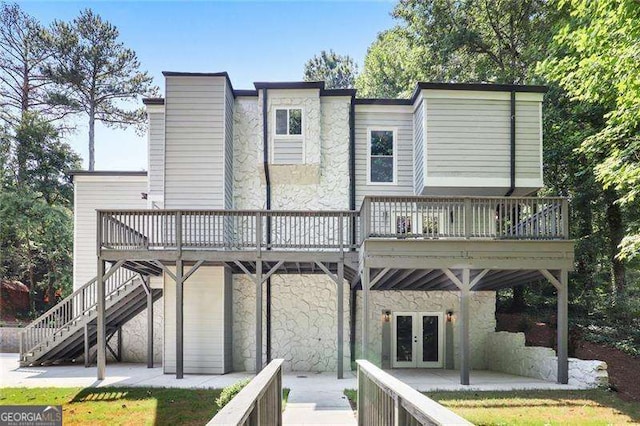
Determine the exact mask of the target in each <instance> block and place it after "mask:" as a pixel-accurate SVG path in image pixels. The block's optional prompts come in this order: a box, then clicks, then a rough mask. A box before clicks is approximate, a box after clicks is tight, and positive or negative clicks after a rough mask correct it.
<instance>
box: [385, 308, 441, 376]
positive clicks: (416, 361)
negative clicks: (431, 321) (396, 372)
mask: <svg viewBox="0 0 640 426" xmlns="http://www.w3.org/2000/svg"><path fill="white" fill-rule="evenodd" d="M399 316H407V317H411V318H412V320H411V323H412V327H411V328H412V330H411V331H412V334H413V336H412V339H413V340H412V345H411V351H412V357H411V358H412V360H411V361H396V351H397V349H398V347H397V346H398V338H397V332H396V330H397V325H396V324H397V318H398V317H399ZM424 316H435V317H438V361H429V362H423V361H422V351H423V347H422V345H420V344H419V343H418V342H419V341H420V336H422V318H423V317H424ZM444 342H445V339H444V312H393V313H392V321H391V367H392V368H442V367H443V366H444Z"/></svg>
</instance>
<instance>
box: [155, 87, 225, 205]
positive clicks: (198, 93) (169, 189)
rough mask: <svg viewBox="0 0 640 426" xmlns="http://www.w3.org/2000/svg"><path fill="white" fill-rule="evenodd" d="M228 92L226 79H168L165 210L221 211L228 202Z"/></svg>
mask: <svg viewBox="0 0 640 426" xmlns="http://www.w3.org/2000/svg"><path fill="white" fill-rule="evenodd" d="M226 93H227V89H226V80H225V78H224V77H167V78H166V99H165V115H166V116H165V120H166V121H165V126H166V136H165V137H166V139H165V144H166V158H165V207H166V208H192V209H222V208H225V206H226V205H228V201H227V195H228V194H227V191H226V189H225V182H224V180H225V179H224V178H225V151H226V149H227V147H226V143H227V140H226V138H225V131H226V128H227V127H228V123H227V122H225V114H226V111H228V109H229V106H228V103H227V100H226V95H225V94H226ZM231 108H232V106H231ZM229 172H231V171H229Z"/></svg>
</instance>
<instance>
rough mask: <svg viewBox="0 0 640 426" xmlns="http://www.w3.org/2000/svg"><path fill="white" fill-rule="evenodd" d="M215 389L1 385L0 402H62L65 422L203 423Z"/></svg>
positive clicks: (210, 410)
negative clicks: (23, 386)
mask: <svg viewBox="0 0 640 426" xmlns="http://www.w3.org/2000/svg"><path fill="white" fill-rule="evenodd" d="M219 394H220V390H217V389H169V388H85V389H83V388H32V389H30V388H1V389H0V405H13V404H15V405H40V404H42V405H62V410H63V415H62V419H63V422H64V424H65V425H86V424H91V425H178V424H180V425H203V424H206V423H207V422H208V421H209V420H210V419H211V418H212V417H213V416H214V414H215V413H216V412H217V411H218V407H217V405H216V403H215V400H216V398H217V397H218V395H219Z"/></svg>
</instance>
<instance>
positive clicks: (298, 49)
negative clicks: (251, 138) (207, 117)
mask: <svg viewBox="0 0 640 426" xmlns="http://www.w3.org/2000/svg"><path fill="white" fill-rule="evenodd" d="M393 5H394V3H393V2H391V1H376V2H365V1H357V2H342V1H326V2H311V1H306V2H292V1H277V2H276V1H269V2H267V1H265V2H249V1H236V2H220V1H216V2H205V1H174V2H170V1H162V2H151V1H139V2H133V1H128V2H109V1H96V2H67V1H64V2H56V1H47V2H34V1H33V2H32V1H26V2H20V6H21V7H22V8H23V9H24V10H25V12H27V13H28V14H30V15H31V16H34V17H35V18H37V19H38V20H39V21H40V22H41V23H42V24H44V25H48V24H49V23H51V22H52V21H54V20H56V19H57V20H65V21H70V20H72V19H73V18H74V17H76V16H77V15H78V14H79V12H80V10H82V9H85V8H91V9H93V11H94V12H96V13H98V14H99V15H100V16H101V17H102V18H103V19H106V20H107V21H109V22H111V23H112V24H114V25H115V26H116V27H117V28H118V30H119V31H120V40H121V41H122V42H123V43H124V44H125V45H126V46H127V47H129V48H131V49H133V50H134V51H135V52H136V53H137V55H138V58H139V59H140V62H141V64H142V69H143V70H146V71H148V72H149V73H150V74H151V75H152V76H153V79H154V83H155V84H156V85H158V86H159V87H160V90H161V92H162V93H164V79H163V77H162V71H187V72H218V71H227V72H228V73H229V76H230V78H231V82H232V84H233V87H234V88H235V89H253V82H254V81H299V80H302V74H303V68H304V63H305V62H306V61H307V60H308V59H310V58H311V57H312V56H313V55H315V54H317V53H319V52H320V51H321V50H328V49H333V50H334V51H335V52H337V53H340V54H348V55H350V56H351V57H352V58H353V59H354V60H355V61H356V63H357V64H358V66H359V68H360V69H362V65H363V63H364V57H365V55H366V53H367V48H368V47H369V45H370V44H371V43H372V42H373V41H374V40H375V38H376V36H377V34H378V33H379V32H381V31H384V30H385V29H388V28H390V27H392V26H393V25H394V21H393V18H392V17H391V16H390V12H391V10H392V9H393ZM75 121H76V122H75V124H76V125H77V131H76V132H75V133H74V134H71V135H67V136H66V137H65V139H66V141H67V142H69V144H70V145H71V146H72V147H73V148H74V149H75V150H76V152H78V153H79V154H80V155H81V157H82V158H83V164H84V168H87V167H88V146H87V145H88V136H87V133H88V130H87V129H88V127H87V124H86V122H87V118H86V117H84V116H80V117H78V119H77V120H75ZM146 168H147V152H146V136H145V135H137V134H136V132H135V131H134V129H132V128H131V129H128V130H113V129H109V128H106V127H105V126H103V125H101V124H98V125H97V126H96V170H146Z"/></svg>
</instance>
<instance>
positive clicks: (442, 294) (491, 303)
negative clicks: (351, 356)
mask: <svg viewBox="0 0 640 426" xmlns="http://www.w3.org/2000/svg"><path fill="white" fill-rule="evenodd" d="M369 295H370V302H369V306H370V311H369V315H370V317H369V321H370V326H371V329H370V330H369V336H370V337H369V341H370V343H369V346H370V361H372V362H374V363H376V364H377V365H380V363H381V354H382V312H383V311H385V310H390V311H392V312H393V311H396V312H397V311H406V312H443V313H446V311H448V310H452V311H453V313H454V321H455V320H456V319H457V313H458V312H459V298H458V292H456V291H371V292H370V293H369ZM356 308H357V314H356V315H357V317H356V318H357V324H358V325H357V327H356V355H357V356H359V355H360V351H361V347H360V344H359V343H358V342H360V341H361V336H362V292H358V294H357V298H356ZM469 310H470V312H471V318H470V331H469V334H470V343H471V368H475V369H483V368H486V362H485V346H486V345H487V344H488V341H487V340H488V337H489V335H491V334H492V333H493V332H494V331H495V328H496V318H495V310H496V293H495V292H494V291H478V292H473V295H472V297H471V303H470V309H469ZM458 329H459V323H456V324H454V332H453V333H454V334H453V342H454V343H453V346H454V350H453V354H454V365H455V368H458V363H459V356H460V353H459V348H458V346H459V342H458V341H459V333H458ZM445 353H446V349H445Z"/></svg>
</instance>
